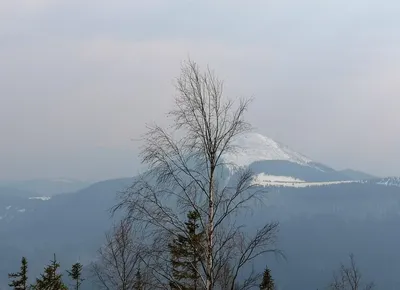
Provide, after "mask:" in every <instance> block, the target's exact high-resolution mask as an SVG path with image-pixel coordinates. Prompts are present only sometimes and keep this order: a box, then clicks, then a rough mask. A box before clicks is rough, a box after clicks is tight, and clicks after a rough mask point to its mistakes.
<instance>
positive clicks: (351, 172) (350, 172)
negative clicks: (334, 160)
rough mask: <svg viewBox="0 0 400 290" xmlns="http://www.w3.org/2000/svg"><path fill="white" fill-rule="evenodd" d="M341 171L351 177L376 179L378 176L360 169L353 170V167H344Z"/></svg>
mask: <svg viewBox="0 0 400 290" xmlns="http://www.w3.org/2000/svg"><path fill="white" fill-rule="evenodd" d="M339 172H341V173H343V174H344V175H347V176H348V177H350V178H351V179H376V178H378V177H376V176H373V175H371V174H368V173H365V172H362V171H358V170H353V169H344V170H340V171H339Z"/></svg>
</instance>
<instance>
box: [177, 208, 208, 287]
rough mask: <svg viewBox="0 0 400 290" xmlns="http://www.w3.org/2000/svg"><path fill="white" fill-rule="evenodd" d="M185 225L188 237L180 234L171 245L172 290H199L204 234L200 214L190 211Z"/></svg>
mask: <svg viewBox="0 0 400 290" xmlns="http://www.w3.org/2000/svg"><path fill="white" fill-rule="evenodd" d="M187 219H188V221H187V222H186V223H185V225H186V229H187V230H186V232H187V235H183V234H180V235H178V236H177V238H175V239H174V240H173V241H172V243H171V244H170V245H169V248H170V252H171V264H172V278H173V279H172V281H171V283H170V287H171V288H172V289H183V290H189V289H190V290H192V289H193V290H196V289H199V288H200V287H199V279H200V274H199V268H200V267H199V263H200V261H201V259H202V255H201V253H202V246H203V241H204V232H203V231H198V228H199V214H198V213H197V212H195V211H190V212H189V213H188V215H187Z"/></svg>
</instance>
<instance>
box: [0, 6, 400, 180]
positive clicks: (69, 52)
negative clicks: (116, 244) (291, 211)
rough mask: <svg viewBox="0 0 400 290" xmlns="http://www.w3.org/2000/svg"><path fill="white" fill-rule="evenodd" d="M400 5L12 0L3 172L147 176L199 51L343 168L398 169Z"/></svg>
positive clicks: (5, 57)
mask: <svg viewBox="0 0 400 290" xmlns="http://www.w3.org/2000/svg"><path fill="white" fill-rule="evenodd" d="M399 15H400V2H399V1H398V0H386V1H382V0H376V1H368V0H351V1H349V0H332V1H330V0H325V1H321V0H308V1H307V0H305V1H298V0H291V1H289V0H279V1H278V0H272V1H270V0H263V1H251V0H250V1H232V0H229V1H228V0H226V1H218V0H213V1H205V0H197V1H195V0H185V1H183V0H182V1H174V0H159V1H151V0H146V1H144V0H143V1H135V0H120V1H118V0H115V1H98V0H97V1H95V0H84V1H82V0H13V1H0V134H1V135H0V136H1V139H0V179H24V178H38V177H44V178H55V177H74V178H83V179H88V178H89V179H102V178H107V177H117V176H128V175H133V174H135V168H136V163H137V159H136V157H135V156H136V153H137V148H136V147H137V145H138V143H136V142H134V141H132V140H131V139H134V138H137V136H139V135H140V134H141V133H143V132H144V129H145V127H144V125H145V123H146V122H152V121H158V122H162V121H163V120H164V113H165V112H166V110H167V109H168V108H169V107H170V105H171V103H172V102H171V101H172V98H173V95H174V88H173V85H172V84H173V79H174V77H176V76H178V75H179V68H180V64H181V61H182V60H185V59H186V58H187V57H188V56H190V57H191V58H192V59H194V60H196V61H198V62H199V63H200V64H201V65H206V64H209V65H210V66H211V67H212V68H214V69H215V70H216V72H217V74H218V75H219V77H220V78H222V79H224V80H225V84H226V93H227V94H228V95H229V96H231V97H236V96H254V97H255V102H254V103H253V104H252V106H251V108H250V111H249V114H248V119H249V121H251V122H252V123H253V125H254V126H255V127H256V128H257V129H258V131H259V132H260V133H262V134H265V135H267V136H270V137H272V138H274V139H276V140H277V141H280V142H282V143H285V144H287V145H288V146H289V147H291V148H293V149H295V150H297V151H299V152H302V153H303V154H306V155H307V156H309V157H310V158H312V159H314V160H316V161H320V162H323V163H325V164H327V165H330V166H333V167H335V168H346V167H352V168H355V169H361V170H365V171H367V172H371V173H375V174H379V175H400V17H399Z"/></svg>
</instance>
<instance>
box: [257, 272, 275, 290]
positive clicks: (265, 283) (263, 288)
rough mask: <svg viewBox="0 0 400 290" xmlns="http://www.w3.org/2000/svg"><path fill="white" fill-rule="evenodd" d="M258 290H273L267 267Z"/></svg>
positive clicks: (272, 280)
mask: <svg viewBox="0 0 400 290" xmlns="http://www.w3.org/2000/svg"><path fill="white" fill-rule="evenodd" d="M260 290H275V283H274V279H272V276H271V270H270V269H268V267H266V268H265V271H264V274H263V279H262V282H261V284H260Z"/></svg>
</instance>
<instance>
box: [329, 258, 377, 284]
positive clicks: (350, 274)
mask: <svg viewBox="0 0 400 290" xmlns="http://www.w3.org/2000/svg"><path fill="white" fill-rule="evenodd" d="M349 257H350V265H349V266H345V265H343V264H342V265H341V266H340V269H339V271H338V273H334V274H333V281H332V283H331V284H330V289H332V290H361V289H365V290H371V289H373V288H374V283H372V282H370V283H368V284H366V285H364V284H363V283H362V280H361V278H362V275H361V272H360V270H359V269H358V267H357V265H356V261H355V258H354V255H353V254H350V256H349Z"/></svg>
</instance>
